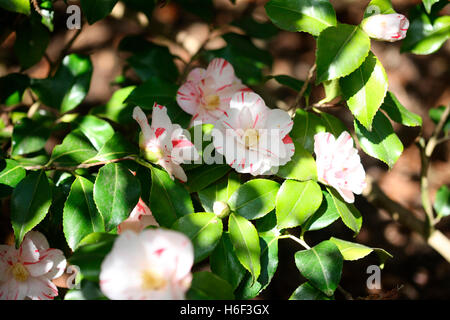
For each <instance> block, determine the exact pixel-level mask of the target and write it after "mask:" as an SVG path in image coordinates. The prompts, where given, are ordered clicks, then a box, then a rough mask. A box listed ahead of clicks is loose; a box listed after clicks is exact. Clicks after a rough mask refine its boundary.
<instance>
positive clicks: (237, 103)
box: [212, 92, 295, 176]
mask: <svg viewBox="0 0 450 320" xmlns="http://www.w3.org/2000/svg"><path fill="white" fill-rule="evenodd" d="M292 126H293V122H292V119H291V117H290V116H289V114H288V113H287V112H285V111H283V110H280V109H273V110H272V109H270V108H268V107H267V106H266V104H265V103H264V101H263V99H262V98H261V97H260V96H259V95H257V94H256V93H253V92H240V93H236V94H235V95H234V96H233V98H232V100H231V102H230V109H229V110H228V112H227V114H225V115H223V116H222V118H220V120H219V121H217V123H216V126H215V128H214V129H213V131H212V136H213V139H214V141H213V142H214V147H215V149H216V151H217V152H219V153H220V154H223V155H224V156H225V161H226V162H227V163H228V164H229V165H230V166H231V167H233V168H234V169H235V170H236V171H238V172H241V173H250V174H252V175H254V176H256V175H262V174H273V173H275V172H276V170H278V167H279V166H282V165H284V164H286V163H287V162H288V161H289V160H290V159H291V157H292V155H293V154H294V151H295V147H294V144H293V142H292V139H291V138H290V137H289V135H288V134H289V132H290V131H291V129H292Z"/></svg>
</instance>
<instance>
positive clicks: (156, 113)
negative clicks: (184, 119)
mask: <svg viewBox="0 0 450 320" xmlns="http://www.w3.org/2000/svg"><path fill="white" fill-rule="evenodd" d="M133 118H134V119H135V120H136V121H137V122H138V123H139V126H140V127H141V130H142V135H141V139H140V140H139V145H140V147H141V149H142V150H143V151H144V157H145V158H146V159H147V160H149V161H151V162H154V163H156V164H159V165H160V166H161V167H163V168H164V169H165V170H166V171H167V172H168V173H169V175H170V177H171V178H172V179H173V178H174V177H175V178H177V179H179V180H181V181H182V182H186V181H187V176H186V174H185V172H184V170H183V168H181V166H180V164H182V163H184V162H187V161H191V160H197V159H198V158H199V154H198V152H197V150H196V149H195V146H194V144H193V143H192V142H191V141H190V140H189V139H188V138H187V137H186V136H185V135H184V133H183V129H182V128H181V127H180V126H179V125H178V124H172V121H171V120H170V118H169V116H168V115H167V108H166V107H164V106H161V105H158V104H156V103H155V105H154V106H153V112H152V125H151V126H150V125H149V124H148V121H147V117H146V115H145V113H144V112H143V111H142V109H141V108H139V107H135V108H134V111H133Z"/></svg>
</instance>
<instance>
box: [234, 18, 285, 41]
mask: <svg viewBox="0 0 450 320" xmlns="http://www.w3.org/2000/svg"><path fill="white" fill-rule="evenodd" d="M232 25H235V26H237V27H239V28H241V29H242V30H244V31H245V33H246V34H247V35H248V36H250V37H253V38H261V39H267V38H271V37H273V36H275V35H276V34H277V33H278V29H277V28H276V27H275V26H274V25H273V24H272V23H260V22H258V21H256V20H254V19H253V18H252V17H249V16H244V17H243V18H241V19H239V20H236V21H234V22H233V23H232Z"/></svg>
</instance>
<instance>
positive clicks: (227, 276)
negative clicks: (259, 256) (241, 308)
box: [209, 232, 246, 289]
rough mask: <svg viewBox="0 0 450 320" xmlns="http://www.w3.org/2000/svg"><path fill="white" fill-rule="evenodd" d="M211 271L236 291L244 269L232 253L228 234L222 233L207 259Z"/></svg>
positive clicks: (232, 249)
mask: <svg viewBox="0 0 450 320" xmlns="http://www.w3.org/2000/svg"><path fill="white" fill-rule="evenodd" d="M209 262H210V265H211V270H212V272H214V273H215V274H216V275H218V276H219V277H221V278H222V279H224V280H226V281H227V282H228V283H229V284H231V286H232V288H233V289H236V288H237V286H238V285H239V283H240V282H241V281H242V279H243V278H244V275H245V272H246V271H245V268H244V267H243V266H242V265H241V263H240V262H239V259H238V257H237V255H236V253H235V252H234V248H233V245H232V243H231V240H230V237H229V235H228V232H224V233H223V235H222V238H221V239H220V241H219V243H218V244H217V246H216V248H215V249H214V251H213V252H212V253H211V256H210V258H209Z"/></svg>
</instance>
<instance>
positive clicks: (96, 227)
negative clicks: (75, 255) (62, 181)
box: [63, 176, 105, 250]
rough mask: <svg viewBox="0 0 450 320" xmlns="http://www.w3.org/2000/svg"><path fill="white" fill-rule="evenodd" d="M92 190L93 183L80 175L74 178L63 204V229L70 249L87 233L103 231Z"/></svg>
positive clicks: (74, 247)
mask: <svg viewBox="0 0 450 320" xmlns="http://www.w3.org/2000/svg"><path fill="white" fill-rule="evenodd" d="M93 191H94V184H93V183H92V182H91V181H89V180H88V179H86V178H83V177H81V176H78V177H77V178H76V179H75V181H74V182H73V184H72V187H71V188H70V193H69V197H68V198H67V201H66V203H65V205H64V212H63V229H64V235H65V237H66V240H67V244H68V245H69V247H70V248H71V249H72V250H75V249H76V248H77V247H78V245H79V243H80V241H81V240H82V239H83V238H84V237H85V236H87V235H88V234H90V233H93V232H104V231H105V225H104V223H103V219H102V216H101V215H100V213H99V212H98V210H97V207H96V206H95V202H94V195H93Z"/></svg>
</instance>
